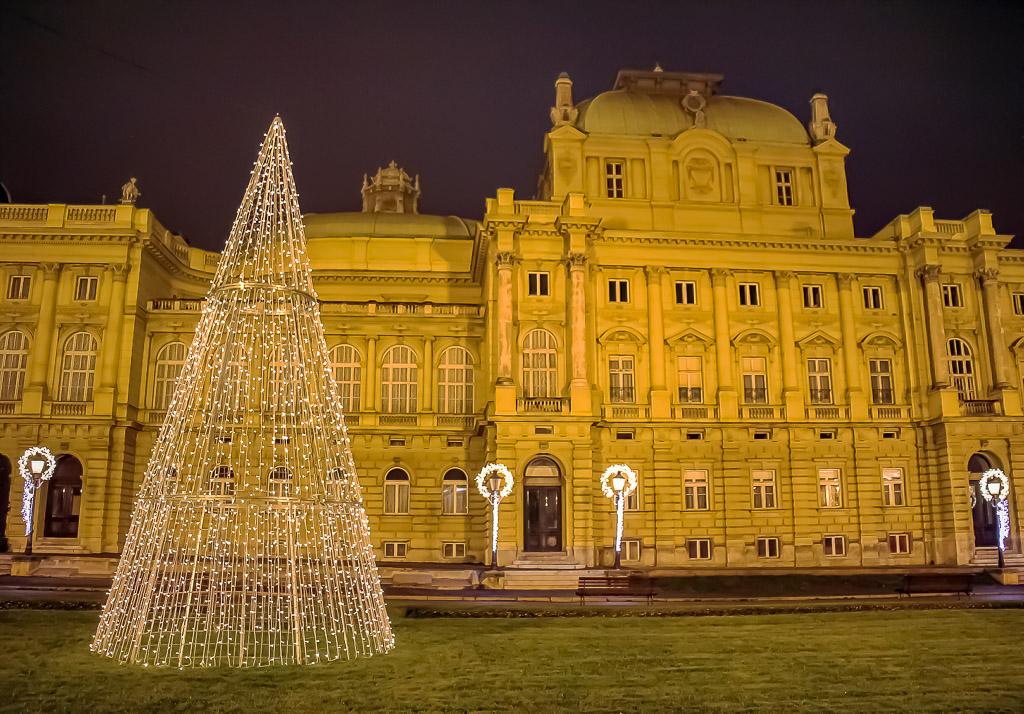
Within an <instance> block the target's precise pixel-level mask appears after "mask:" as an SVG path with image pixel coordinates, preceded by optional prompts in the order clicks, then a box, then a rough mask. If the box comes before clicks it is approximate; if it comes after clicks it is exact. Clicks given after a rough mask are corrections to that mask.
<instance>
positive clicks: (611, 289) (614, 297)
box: [608, 279, 629, 302]
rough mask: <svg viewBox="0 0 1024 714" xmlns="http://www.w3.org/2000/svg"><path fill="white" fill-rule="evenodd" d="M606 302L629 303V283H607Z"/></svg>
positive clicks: (626, 281)
mask: <svg viewBox="0 0 1024 714" xmlns="http://www.w3.org/2000/svg"><path fill="white" fill-rule="evenodd" d="M608 302H629V281H628V280H618V279H616V280H609V281H608Z"/></svg>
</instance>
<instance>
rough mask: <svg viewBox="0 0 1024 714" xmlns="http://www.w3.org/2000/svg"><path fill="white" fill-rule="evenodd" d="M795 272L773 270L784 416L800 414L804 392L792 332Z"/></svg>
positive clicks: (802, 408)
mask: <svg viewBox="0 0 1024 714" xmlns="http://www.w3.org/2000/svg"><path fill="white" fill-rule="evenodd" d="M795 277H796V273H794V272H793V271H791V270H783V271H780V272H778V273H775V295H776V299H777V301H778V304H779V343H780V347H781V352H782V400H783V403H784V404H785V405H786V418H787V419H790V420H792V419H803V418H804V392H803V390H802V389H801V388H800V356H799V355H798V354H797V349H796V336H795V335H794V333H793V288H792V285H793V279H794V278H795Z"/></svg>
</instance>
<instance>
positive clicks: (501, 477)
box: [476, 464, 515, 568]
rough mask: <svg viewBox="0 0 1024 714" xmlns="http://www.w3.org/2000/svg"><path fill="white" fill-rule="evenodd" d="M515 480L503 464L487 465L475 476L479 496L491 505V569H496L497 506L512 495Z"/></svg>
mask: <svg viewBox="0 0 1024 714" xmlns="http://www.w3.org/2000/svg"><path fill="white" fill-rule="evenodd" d="M514 483H515V479H513V478H512V472H511V471H509V470H508V468H507V467H506V466H505V465H504V464H487V465H486V466H484V467H483V468H482V469H480V473H478V474H477V476H476V487H477V490H478V491H480V495H481V496H483V497H484V498H486V499H487V502H488V503H490V504H491V567H492V568H497V567H498V506H499V505H500V504H501V501H502V499H503V498H505V497H506V496H508V495H509V494H510V493H512V486H513V484H514Z"/></svg>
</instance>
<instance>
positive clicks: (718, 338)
mask: <svg viewBox="0 0 1024 714" xmlns="http://www.w3.org/2000/svg"><path fill="white" fill-rule="evenodd" d="M731 275H732V271H730V270H726V269H724V268H713V269H712V270H711V292H712V296H713V298H714V309H715V361H716V362H717V363H718V415H719V418H721V419H735V418H737V417H738V416H739V399H738V397H737V394H736V386H735V382H734V381H733V368H734V366H735V365H734V364H733V359H732V344H731V340H730V336H729V294H728V279H729V277H730V276H731Z"/></svg>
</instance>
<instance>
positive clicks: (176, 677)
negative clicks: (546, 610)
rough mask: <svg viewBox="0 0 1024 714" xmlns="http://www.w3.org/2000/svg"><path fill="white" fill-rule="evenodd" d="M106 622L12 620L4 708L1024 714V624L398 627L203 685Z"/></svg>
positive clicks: (620, 620)
mask: <svg viewBox="0 0 1024 714" xmlns="http://www.w3.org/2000/svg"><path fill="white" fill-rule="evenodd" d="M97 616H98V613H97V612H96V611H75V612H70V611H60V610H49V611H43V610H20V611H19V610H6V611H0V652H2V655H0V709H4V710H12V711H47V712H52V711H74V712H86V713H87V714H94V713H95V712H100V711H110V710H131V711H152V712H170V711H179V712H207V711H244V712H251V711H280V712H298V711H317V712H333V711H346V710H355V711H379V710H391V711H409V710H416V711H442V710H455V711H467V710H468V711H478V710H505V711H525V712H529V713H530V714H534V713H536V712H543V711H552V710H568V711H586V712H595V711H644V712H650V711H666V710H681V709H691V710H692V709H697V710H712V711H737V710H770V711H787V712H790V711H808V712H819V711H849V712H874V711H883V710H903V711H914V712H919V711H928V710H964V709H973V710H985V711H994V710H1004V711H1024V666H1022V664H1021V652H1022V651H1024V650H1022V647H1021V634H1022V633H1024V610H980V609H978V610H922V611H883V612H846V613H813V614H793V615H747V616H723V617H658V618H640V617H616V618H603V617H586V618H557V617H552V618H516V619H497V618H496V619H469V618H463V619H455V618H453V619H446V618H437V619H404V618H395V630H396V636H397V640H398V646H397V648H396V650H395V651H394V652H393V653H392V654H390V655H387V656H385V657H378V658H373V659H369V660H358V661H354V662H340V663H335V664H330V665H320V666H315V667H304V668H300V667H290V668H276V669H264V670H243V671H238V670H228V669H223V670H205V671H187V672H179V671H177V670H152V669H146V670H141V669H138V668H133V667H127V666H119V665H116V664H113V663H111V662H109V661H107V660H105V659H103V658H101V657H98V656H95V655H92V654H91V653H90V652H89V651H88V649H87V644H88V640H89V636H90V635H91V633H92V630H93V627H94V625H95V622H96V618H97ZM996 671H999V672H1001V673H1002V675H1003V676H1002V678H998V677H996V676H994V673H995V672H996Z"/></svg>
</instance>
